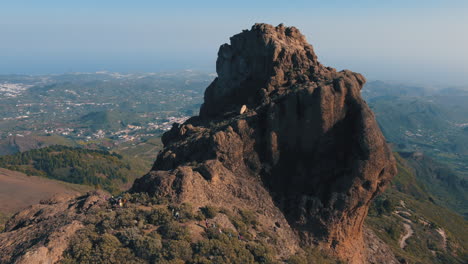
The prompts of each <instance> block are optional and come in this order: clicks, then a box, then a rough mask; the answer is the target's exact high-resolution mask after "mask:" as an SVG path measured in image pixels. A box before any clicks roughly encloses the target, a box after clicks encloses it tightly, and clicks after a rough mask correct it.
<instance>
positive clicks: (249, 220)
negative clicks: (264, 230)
mask: <svg viewBox="0 0 468 264" xmlns="http://www.w3.org/2000/svg"><path fill="white" fill-rule="evenodd" d="M239 213H240V215H241V217H242V221H243V222H244V223H245V224H246V225H253V226H256V225H258V221H257V215H256V214H255V212H252V211H249V210H240V212H239Z"/></svg>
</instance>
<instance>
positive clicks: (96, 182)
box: [0, 145, 141, 192]
mask: <svg viewBox="0 0 468 264" xmlns="http://www.w3.org/2000/svg"><path fill="white" fill-rule="evenodd" d="M0 167H2V168H7V169H9V170H15V171H20V172H23V173H26V174H27V175H34V176H42V177H47V178H51V179H56V180H61V181H64V182H69V183H75V184H84V185H89V186H94V187H98V188H103V189H105V190H108V191H110V192H119V191H121V190H122V188H124V186H125V184H126V183H128V182H131V181H132V180H133V179H134V177H135V175H133V174H132V171H131V169H132V168H131V165H130V163H129V162H128V161H126V160H125V159H124V158H123V157H122V156H121V155H118V154H111V153H109V152H107V151H100V150H89V149H82V148H73V147H66V146H58V145H56V146H50V147H46V148H40V149H33V150H29V151H25V152H21V153H17V154H14V155H7V156H1V157H0ZM137 172H138V171H137ZM140 172H141V171H140Z"/></svg>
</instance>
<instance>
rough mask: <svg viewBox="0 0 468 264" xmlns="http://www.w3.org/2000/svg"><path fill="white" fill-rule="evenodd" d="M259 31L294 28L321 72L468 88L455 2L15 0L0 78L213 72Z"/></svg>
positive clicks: (464, 39)
mask: <svg viewBox="0 0 468 264" xmlns="http://www.w3.org/2000/svg"><path fill="white" fill-rule="evenodd" d="M314 2H315V3H314ZM257 22H264V23H269V24H273V25H278V24H280V23H284V24H285V25H286V26H296V27H297V28H299V29H300V30H301V32H302V33H303V34H304V35H305V36H306V37H307V40H308V41H309V42H310V43H311V44H312V45H313V46H314V49H315V51H316V53H317V55H318V57H319V60H320V61H321V62H322V63H323V64H324V65H327V66H331V67H334V68H337V69H338V70H341V69H350V70H352V71H355V72H360V73H363V74H364V75H365V76H366V77H367V78H368V79H369V80H391V81H398V82H411V83H421V84H433V85H442V84H447V85H468V51H466V47H468V35H467V34H466V33H465V32H466V26H467V25H468V3H466V2H463V1H443V2H441V1H411V3H406V2H405V1H399V0H398V1H392V3H375V2H374V1H369V0H368V1H353V3H349V2H346V1H327V3H320V2H318V1H296V2H295V3H287V4H286V3H285V2H279V1H256V2H253V1H237V2H236V3H227V4H226V3H218V2H216V1H197V2H196V3H192V2H188V1H179V2H178V3H166V2H161V1H135V2H125V1H99V3H93V2H92V1H80V2H77V3H63V2H62V1H52V0H47V1H41V2H33V1H21V0H20V1H15V2H10V3H3V4H1V9H0V36H2V41H1V42H0V58H1V59H0V74H51V73H57V74H60V73H66V72H96V71H101V70H107V71H114V72H160V71H174V70H183V69H193V70H201V71H206V72H214V71H215V60H216V55H217V51H218V47H219V46H220V45H221V44H223V43H226V42H228V41H229V37H230V36H232V35H234V34H237V33H239V32H241V31H242V30H243V29H248V28H250V27H251V26H252V25H253V24H254V23H257Z"/></svg>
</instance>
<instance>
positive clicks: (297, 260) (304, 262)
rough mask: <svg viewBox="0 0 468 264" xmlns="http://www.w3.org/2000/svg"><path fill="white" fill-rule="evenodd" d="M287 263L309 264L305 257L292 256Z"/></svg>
mask: <svg viewBox="0 0 468 264" xmlns="http://www.w3.org/2000/svg"><path fill="white" fill-rule="evenodd" d="M286 263H288V264H308V262H307V258H306V257H305V256H304V255H294V256H290V257H289V258H288V259H287V260H286Z"/></svg>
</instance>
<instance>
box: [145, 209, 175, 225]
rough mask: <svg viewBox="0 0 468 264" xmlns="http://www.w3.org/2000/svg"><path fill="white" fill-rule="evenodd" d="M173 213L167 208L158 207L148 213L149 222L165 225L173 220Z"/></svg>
mask: <svg viewBox="0 0 468 264" xmlns="http://www.w3.org/2000/svg"><path fill="white" fill-rule="evenodd" d="M172 218H173V217H172V214H171V212H170V211H169V210H168V209H167V208H156V209H154V210H153V211H151V213H150V214H149V215H148V223H150V224H152V225H165V224H167V223H169V222H171V221H172Z"/></svg>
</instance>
